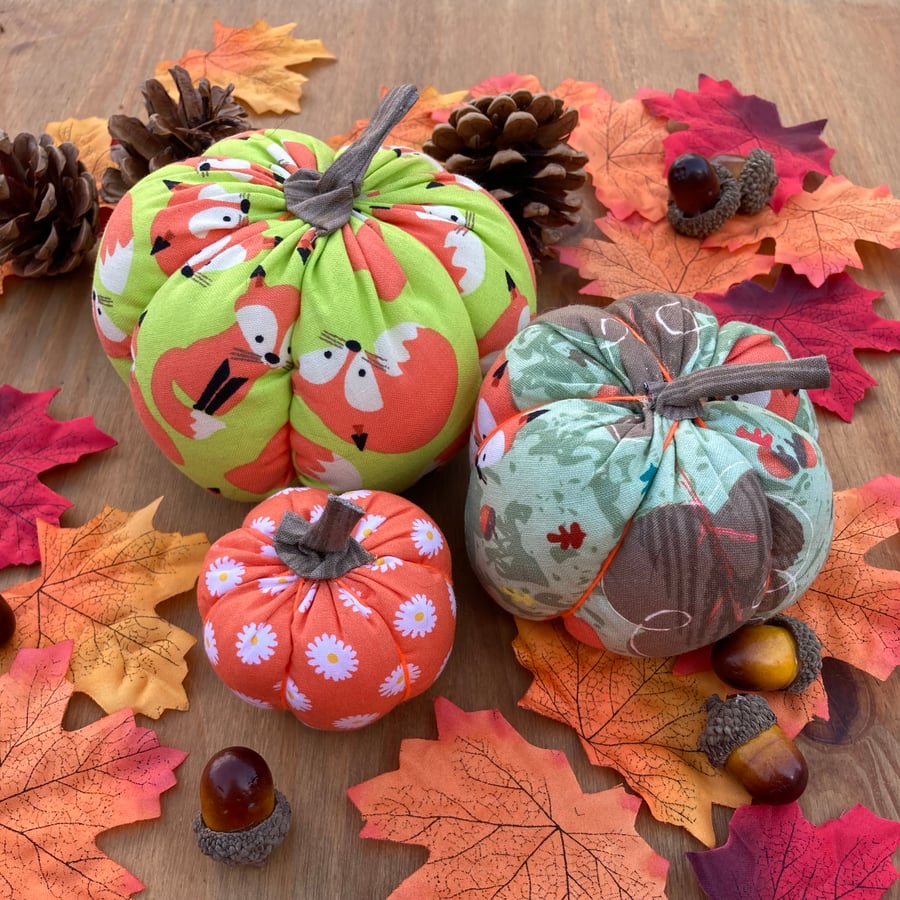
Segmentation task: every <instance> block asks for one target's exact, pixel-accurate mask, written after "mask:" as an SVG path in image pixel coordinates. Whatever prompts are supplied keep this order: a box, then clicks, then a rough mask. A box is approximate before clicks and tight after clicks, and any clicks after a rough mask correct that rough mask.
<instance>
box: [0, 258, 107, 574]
mask: <svg viewBox="0 0 900 900" xmlns="http://www.w3.org/2000/svg"><path fill="white" fill-rule="evenodd" d="M0 274H2V273H0ZM59 390H60V389H59V388H52V389H50V390H48V391H39V392H37V393H25V392H23V391H19V390H17V389H16V388H14V387H12V386H11V385H8V384H4V385H0V568H4V567H6V566H9V565H30V564H31V563H33V562H35V561H36V560H37V559H38V556H39V551H38V541H37V528H36V523H37V521H38V520H39V519H40V520H43V521H46V522H53V523H55V524H58V523H59V517H60V516H61V515H62V513H63V512H64V511H65V510H67V509H68V508H69V507H70V506H71V505H72V504H71V502H70V501H69V500H67V499H66V498H65V497H62V496H60V495H59V494H57V493H56V492H55V491H52V490H51V489H50V488H48V487H47V486H46V485H45V484H42V483H41V482H40V481H39V480H38V475H40V474H41V472H46V471H47V470H48V469H52V468H55V467H56V466H60V465H63V464H65V463H73V462H75V461H76V460H78V459H80V458H81V457H82V456H84V455H85V454H88V453H96V452H98V451H100V450H106V449H107V448H109V447H113V446H115V444H116V441H115V440H114V439H113V438H111V437H110V436H109V435H108V434H105V433H104V432H102V431H100V429H99V428H97V427H96V426H95V425H94V420H93V419H92V418H91V417H90V416H83V417H82V418H80V419H69V420H68V421H62V422H61V421H59V420H57V419H54V418H52V417H51V416H50V415H48V414H47V407H48V406H49V405H50V401H51V400H52V399H53V398H54V397H55V396H56V395H57V394H58V393H59Z"/></svg>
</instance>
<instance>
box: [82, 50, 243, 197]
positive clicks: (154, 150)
mask: <svg viewBox="0 0 900 900" xmlns="http://www.w3.org/2000/svg"><path fill="white" fill-rule="evenodd" d="M169 74H170V75H171V76H172V79H173V80H174V81H175V86H176V87H177V88H178V102H177V103H176V102H175V100H174V99H173V98H172V97H171V96H170V95H169V93H168V92H167V91H166V89H165V87H163V85H162V84H161V83H160V82H159V81H157V80H156V79H155V78H149V79H147V81H145V82H144V83H143V84H142V85H141V93H142V94H143V95H144V106H145V107H146V109H147V116H148V121H147V123H146V124H145V123H144V122H142V121H141V120H140V119H138V118H136V117H134V116H121V115H118V116H110V119H109V125H108V127H109V133H110V136H111V137H112V138H113V142H114V143H113V146H112V150H111V151H110V155H111V156H112V161H113V162H114V163H115V164H116V166H118V168H109V169H107V170H106V171H105V172H104V173H103V182H102V185H101V188H100V193H101V196H102V197H103V199H104V200H106V201H107V202H109V203H115V202H116V201H118V200H120V199H121V198H122V195H123V194H124V193H125V191H127V190H128V189H129V188H130V187H132V186H133V185H135V184H137V182H138V181H140V180H141V179H142V178H143V177H144V176H145V175H147V174H148V173H150V172H153V171H155V170H156V169H158V168H160V167H161V166H165V165H167V164H168V163H170V162H177V161H178V160H181V159H187V158H188V157H191V156H199V155H200V154H201V153H203V152H204V151H205V150H206V149H207V148H208V147H209V146H210V145H211V144H214V143H215V142H216V141H219V140H221V139H222V138H226V137H228V136H229V135H232V134H238V133H239V132H241V131H246V130H247V129H248V128H250V127H251V124H250V121H249V119H248V117H247V110H245V109H244V107H243V106H241V105H240V104H239V103H238V102H237V101H236V100H235V99H234V98H233V97H232V96H231V92H232V91H233V90H234V85H233V84H229V85H228V87H225V88H222V87H218V86H216V85H211V84H210V83H209V81H208V79H206V78H201V79H200V81H199V82H198V84H197V87H194V85H193V83H192V81H191V76H190V75H189V74H188V72H187V71H186V70H185V69H183V68H181V66H173V67H172V68H171V69H169Z"/></svg>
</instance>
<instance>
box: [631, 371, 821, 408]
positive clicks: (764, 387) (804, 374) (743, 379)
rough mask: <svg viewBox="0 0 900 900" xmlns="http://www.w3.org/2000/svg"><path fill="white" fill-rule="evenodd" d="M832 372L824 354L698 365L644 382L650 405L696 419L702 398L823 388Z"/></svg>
mask: <svg viewBox="0 0 900 900" xmlns="http://www.w3.org/2000/svg"><path fill="white" fill-rule="evenodd" d="M830 383H831V372H830V371H829V369H828V361H827V360H826V358H825V357H824V356H809V357H807V358H805V359H786V360H783V361H780V362H760V363H738V364H735V365H729V364H726V365H721V366H711V367H710V368H708V369H698V370H697V371H696V372H689V373H688V374H687V375H679V376H678V377H677V378H673V379H672V380H671V381H653V382H649V383H648V384H646V385H645V389H646V390H647V393H649V394H650V399H651V405H650V408H651V409H652V410H653V411H654V412H657V413H659V414H660V415H661V416H665V417H666V418H667V419H676V420H677V419H695V418H697V417H698V416H700V415H702V410H701V402H702V401H703V400H706V399H708V398H710V397H731V396H733V395H735V394H752V393H755V392H756V391H774V390H784V391H793V390H798V389H809V388H824V387H828V385H829V384H830Z"/></svg>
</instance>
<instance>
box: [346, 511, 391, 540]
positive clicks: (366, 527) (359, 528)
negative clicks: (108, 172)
mask: <svg viewBox="0 0 900 900" xmlns="http://www.w3.org/2000/svg"><path fill="white" fill-rule="evenodd" d="M386 521H387V517H386V516H376V515H373V514H369V515H367V516H363V517H362V518H361V519H360V520H359V521H358V522H357V523H356V528H354V529H353V539H354V540H356V541H360V542H362V541H364V540H365V539H366V538H367V537H369V535H372V534H375V532H376V531H378V528H379V526H381V525H383V524H384V523H385V522H386Z"/></svg>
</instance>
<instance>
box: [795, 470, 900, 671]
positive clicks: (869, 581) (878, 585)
mask: <svg viewBox="0 0 900 900" xmlns="http://www.w3.org/2000/svg"><path fill="white" fill-rule="evenodd" d="M898 519H900V478H898V477H897V476H895V475H882V476H880V477H878V478H874V479H872V480H871V481H869V482H867V483H866V484H864V485H862V486H861V487H857V488H850V489H848V490H846V491H838V492H836V493H835V495H834V520H835V526H834V537H833V539H832V542H831V550H830V551H829V553H828V557H827V558H826V560H825V565H824V566H823V567H822V570H821V572H819V575H818V577H817V578H816V580H815V581H814V582H813V583H812V586H811V587H810V589H809V590H808V591H807V592H806V593H805V594H804V595H803V596H802V597H801V598H800V599H799V600H798V601H797V602H796V603H795V604H794V605H793V606H792V607H791V610H790V614H791V615H792V616H796V617H797V618H798V619H802V620H803V621H804V622H806V623H807V624H808V625H810V626H811V627H812V629H813V630H814V631H815V632H816V635H817V636H818V638H819V640H820V641H821V642H822V652H823V654H824V655H825V656H834V657H836V658H837V659H841V660H843V661H844V662H847V663H850V665H852V666H855V667H856V668H857V669H862V670H863V671H865V672H868V673H869V674H870V675H874V676H875V677H876V678H880V679H881V680H882V681H883V680H884V679H886V678H887V677H888V676H889V675H890V674H891V672H892V671H893V670H894V668H895V667H896V666H897V665H898V663H900V571H898V570H897V569H880V568H878V567H876V566H870V565H869V564H868V563H867V562H866V558H865V555H866V553H868V552H869V551H870V550H871V549H872V548H873V547H875V546H877V545H878V544H879V543H881V542H882V541H884V540H887V539H889V538H894V539H896V536H897V533H898Z"/></svg>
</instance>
